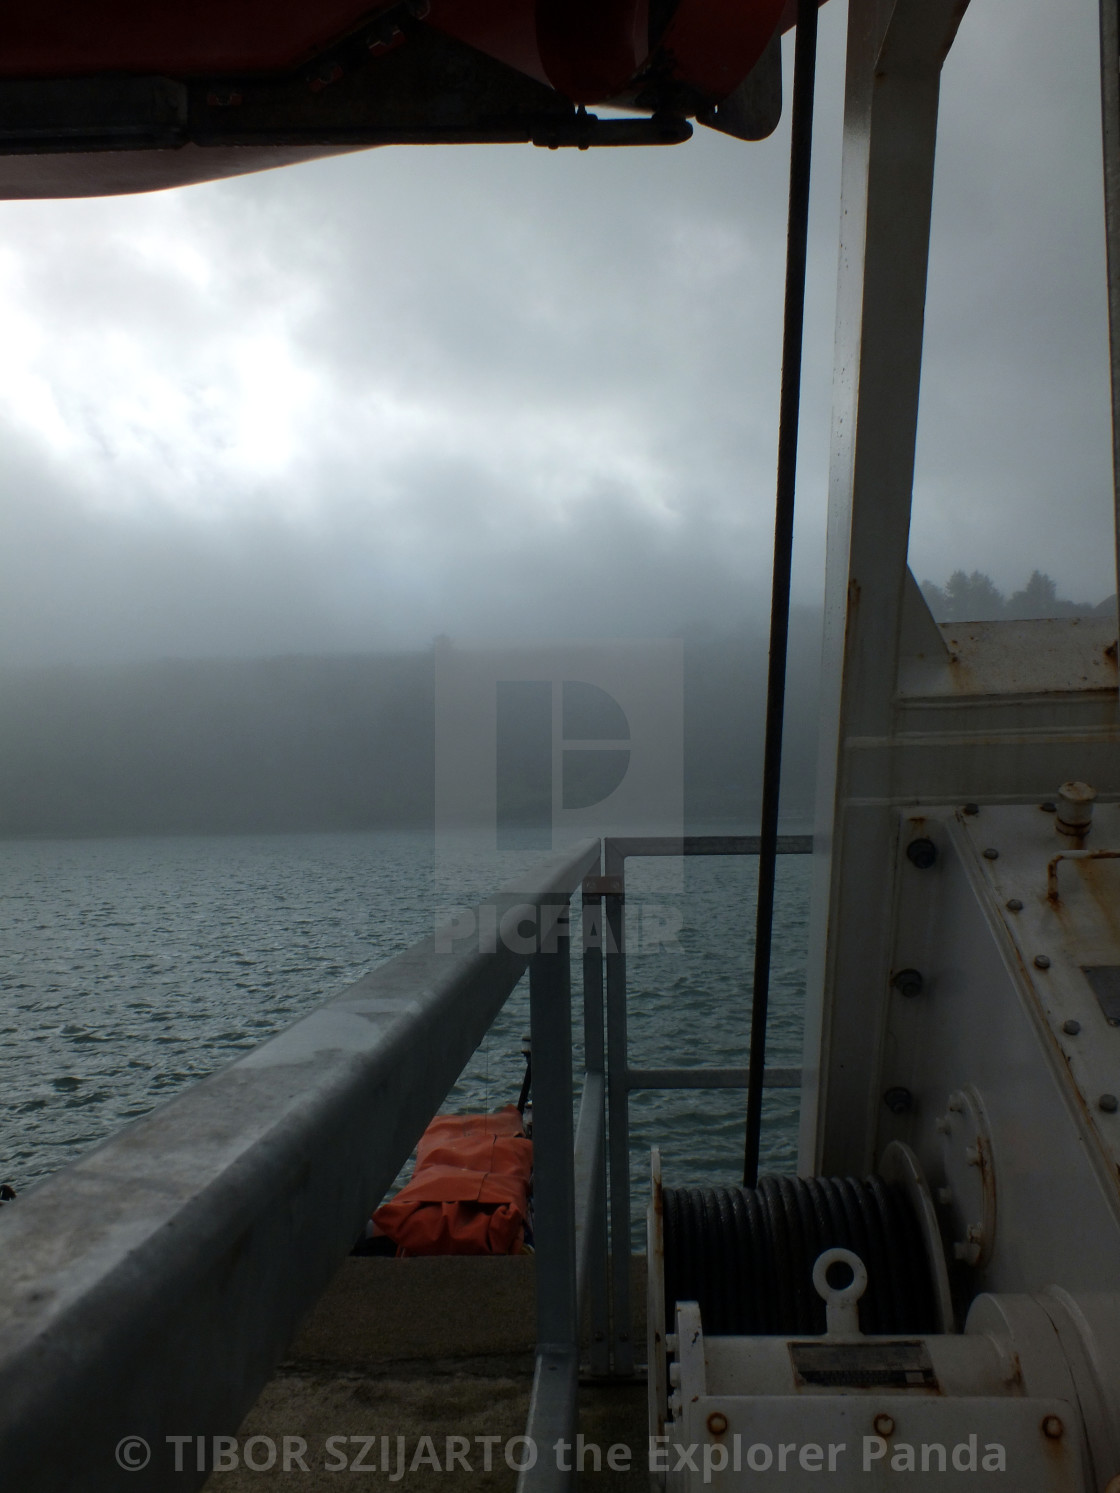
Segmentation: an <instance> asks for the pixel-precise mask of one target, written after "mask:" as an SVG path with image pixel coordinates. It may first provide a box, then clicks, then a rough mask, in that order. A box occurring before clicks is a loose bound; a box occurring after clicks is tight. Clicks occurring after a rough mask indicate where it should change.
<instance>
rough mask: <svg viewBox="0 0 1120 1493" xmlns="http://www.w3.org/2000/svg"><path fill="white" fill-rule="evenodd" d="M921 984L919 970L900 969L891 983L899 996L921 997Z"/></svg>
mask: <svg viewBox="0 0 1120 1493" xmlns="http://www.w3.org/2000/svg"><path fill="white" fill-rule="evenodd" d="M923 983H924V982H923V980H922V974H921V970H917V969H900V970H899V972H898V974H897V975H895V977H894V979H893V980H892V981H891V984H892V985H893V986H894V988H895V989H896V990H897V991H898V993H899V995H921V993H922V985H923Z"/></svg>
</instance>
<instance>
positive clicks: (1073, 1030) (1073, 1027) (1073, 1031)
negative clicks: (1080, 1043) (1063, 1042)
mask: <svg viewBox="0 0 1120 1493" xmlns="http://www.w3.org/2000/svg"><path fill="white" fill-rule="evenodd" d="M1080 1030H1081V1023H1080V1021H1074V1019H1073V1017H1072V1016H1071V1017H1070V1019H1069V1020H1068V1021H1063V1022H1062V1031H1063V1032H1065V1034H1066V1036H1067V1037H1076V1036H1077V1034H1078V1032H1079V1031H1080Z"/></svg>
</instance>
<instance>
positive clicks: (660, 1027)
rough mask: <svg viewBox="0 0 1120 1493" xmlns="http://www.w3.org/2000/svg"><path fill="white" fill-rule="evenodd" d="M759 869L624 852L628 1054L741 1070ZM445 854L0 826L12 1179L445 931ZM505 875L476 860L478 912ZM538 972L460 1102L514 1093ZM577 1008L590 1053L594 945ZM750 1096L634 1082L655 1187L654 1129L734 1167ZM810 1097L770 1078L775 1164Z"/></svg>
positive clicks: (784, 969) (0, 1048) (784, 962)
mask: <svg viewBox="0 0 1120 1493" xmlns="http://www.w3.org/2000/svg"><path fill="white" fill-rule="evenodd" d="M538 858H539V857H538ZM532 859H533V857H532V856H528V857H527V860H528V861H530V862H531V860H532ZM809 864H810V862H809V857H807V856H783V857H782V858H781V859H780V860H779V863H778V866H779V877H778V890H777V911H776V918H775V936H774V958H773V979H772V994H771V1016H770V1028H769V1039H768V1050H767V1060H768V1063H769V1064H770V1065H772V1066H796V1065H798V1064H799V1063H800V1060H801V1033H802V1002H803V995H804V966H805V954H806V938H807V923H808V888H809ZM757 865H758V863H757V860H756V859H755V858H753V857H719V858H707V857H705V858H689V859H688V860H685V861H683V862H674V863H673V865H672V868H671V870H670V868H669V867H667V865H666V864H665V863H659V862H655V861H645V860H631V861H630V862H628V865H627V902H628V908H627V916H628V919H629V921H630V928H629V932H628V957H627V966H628V980H627V985H628V1012H629V1046H630V1061H631V1064H632V1065H634V1066H641V1067H669V1066H687V1065H693V1064H695V1065H701V1064H714V1065H718V1066H732V1065H742V1064H745V1063H746V1061H747V1054H748V1047H749V1040H748V1034H749V1026H750V994H749V991H750V976H751V961H752V958H753V952H752V943H753V939H752V932H753V922H754V898H755V887H756V875H757ZM437 870H438V864H437V858H436V857H435V856H434V854H433V843H432V837H431V835H430V834H423V833H418V832H409V831H401V832H386V831H376V832H369V833H352V834H324V835H314V834H306V835H268V836H236V837H234V836H229V837H227V836H212V837H202V836H199V837H178V838H168V839H155V838H144V839H113V840H80V841H57V840H47V841H6V842H0V909H2V913H0V916H2V919H3V922H2V926H0V1094H2V1095H3V1108H2V1110H0V1181H7V1182H10V1183H11V1184H12V1185H13V1186H14V1187H15V1188H16V1190H17V1192H23V1191H25V1190H26V1189H27V1188H28V1187H30V1186H32V1185H33V1184H34V1183H36V1182H38V1181H41V1180H42V1179H44V1178H45V1177H47V1176H49V1175H50V1174H51V1173H52V1172H55V1171H57V1170H58V1169H59V1168H60V1167H62V1166H64V1165H65V1164H66V1163H67V1162H69V1161H72V1160H73V1159H75V1158H76V1157H77V1156H80V1155H81V1153H82V1152H83V1151H84V1150H86V1149H88V1148H89V1147H90V1146H92V1145H94V1144H95V1143H96V1142H98V1141H99V1140H102V1139H103V1138H105V1137H106V1136H108V1135H111V1134H112V1133H113V1132H114V1131H116V1130H119V1129H120V1128H121V1126H122V1125H125V1124H128V1123H129V1122H131V1121H133V1120H136V1119H138V1118H139V1117H140V1116H142V1115H144V1114H147V1113H148V1112H149V1111H150V1110H151V1109H153V1108H154V1107H155V1106H156V1105H158V1104H161V1103H163V1102H164V1101H165V1100H167V1099H169V1098H170V1097H171V1096H172V1095H173V1094H175V1093H176V1092H178V1091H179V1090H180V1089H182V1088H184V1087H186V1085H188V1084H190V1083H193V1082H195V1081H196V1080H198V1079H200V1078H203V1077H205V1075H206V1074H208V1073H211V1072H213V1071H214V1070H215V1069H217V1068H220V1067H222V1066H224V1065H225V1064H227V1063H229V1062H230V1061H231V1060H233V1059H234V1058H236V1056H237V1055H238V1054H239V1053H241V1052H244V1051H247V1050H248V1049H249V1048H251V1047H254V1046H256V1045H257V1044H258V1043H260V1042H262V1041H264V1040H265V1039H266V1038H268V1037H269V1036H271V1035H272V1034H273V1033H275V1032H278V1031H280V1030H282V1029H283V1028H284V1027H286V1026H289V1025H290V1024H291V1023H292V1022H294V1021H296V1020H298V1018H299V1017H300V1016H302V1015H304V1014H305V1013H307V1012H308V1011H310V1010H311V1009H313V1008H314V1007H315V1006H316V1005H318V1004H319V1003H320V1002H322V1001H324V1000H327V999H329V998H330V997H332V996H334V995H337V994H340V993H341V992H342V991H343V990H344V989H345V988H346V986H347V985H348V984H350V983H351V982H352V981H354V980H356V979H357V978H358V977H359V976H360V975H362V974H364V973H365V972H366V971H367V970H369V969H371V968H373V967H374V966H376V965H377V964H380V963H382V962H383V961H384V960H385V959H387V958H389V957H390V956H391V955H393V954H395V953H397V952H399V951H400V950H401V949H404V948H407V947H408V946H409V945H410V944H412V943H414V942H415V941H416V940H418V939H420V938H423V937H425V936H427V935H428V934H429V933H431V932H432V931H433V918H434V913H435V910H436V908H437V906H438V905H439V904H440V903H441V902H442V900H443V898H444V896H445V895H446V889H442V890H441V889H439V887H438V883H437V879H436V873H437ZM486 875H487V868H486V867H485V865H483V864H480V865H479V867H478V868H477V869H476V871H475V873H474V876H475V879H474V881H473V882H472V880H471V871H470V869H469V867H468V868H467V869H465V870H464V872H463V873H462V876H461V879H460V884H459V886H458V887H457V890H458V891H459V892H460V893H461V897H460V901H461V902H462V903H463V904H469V903H473V902H475V901H477V900H478V899H480V898H481V897H483V896H485V895H486V894H487V893H488V892H489V891H491V890H493V889H494V888H493V883H491V882H487V881H486V880H485V877H486ZM651 906H653V907H655V908H656V909H657V918H658V920H659V921H658V922H657V923H656V925H655V924H654V923H653V922H651V921H649V920H647V921H646V922H645V923H644V924H643V923H642V922H641V921H640V920H641V918H642V911H643V909H648V908H649V907H651ZM654 926H656V928H657V930H658V936H656V937H654V936H650V935H649V930H650V928H651V927H654ZM662 935H664V936H662ZM527 986H528V982H527V980H523V981H522V983H521V985H520V986H518V988H517V990H516V991H515V992H514V994H513V995H512V996H511V998H510V1000H509V1001H508V1002H507V1004H506V1007H505V1008H504V1010H503V1011H502V1013H501V1015H500V1016H499V1018H498V1019H497V1021H496V1022H495V1023H494V1025H493V1027H492V1028H491V1030H490V1032H489V1033H488V1035H487V1037H486V1038H485V1039H484V1041H483V1043H482V1045H481V1047H480V1048H479V1049H478V1051H477V1052H476V1053H475V1055H474V1057H473V1059H472V1060H471V1062H470V1063H469V1064H468V1065H467V1068H466V1069H465V1071H464V1072H463V1074H462V1076H461V1077H460V1079H459V1081H458V1083H457V1084H456V1085H455V1087H454V1088H453V1089H452V1091H451V1093H450V1094H449V1095H448V1099H447V1103H446V1106H445V1107H446V1108H448V1109H455V1110H466V1109H477V1108H492V1107H496V1106H498V1105H500V1104H505V1103H510V1102H512V1101H513V1100H514V1099H515V1098H516V1097H517V1093H518V1090H519V1087H520V1084H521V1079H522V1075H523V1072H524V1060H523V1058H522V1056H521V1038H522V1035H523V1033H525V1032H527V1031H528V1025H529V1014H528V988H527ZM573 1012H574V1018H575V1020H574V1035H575V1039H576V1041H575V1047H576V1052H577V1056H578V1053H579V1051H580V1013H581V988H580V962H579V960H578V959H576V960H574V961H573ZM744 1111H745V1098H744V1095H743V1093H742V1092H741V1091H735V1090H731V1091H707V1092H701V1091H687V1090H685V1091H682V1090H675V1091H652V1090H650V1091H637V1092H635V1093H634V1094H633V1096H632V1098H631V1134H632V1140H633V1167H634V1179H635V1192H636V1195H637V1196H640V1192H641V1189H642V1188H643V1186H644V1178H645V1177H646V1176H648V1149H649V1146H650V1144H651V1143H657V1144H658V1145H660V1147H661V1150H662V1154H663V1158H664V1170H665V1175H666V1179H667V1180H668V1181H670V1182H672V1183H673V1184H675V1185H684V1184H688V1183H718V1182H725V1183H726V1182H733V1181H736V1180H738V1177H739V1174H740V1171H741V1167H742V1150H743V1130H744ZM797 1112H798V1096H797V1093H796V1091H795V1090H794V1091H780V1090H779V1091H773V1090H771V1091H767V1094H766V1096H765V1104H764V1132H763V1164H764V1166H765V1167H766V1168H768V1169H770V1170H785V1171H788V1170H792V1169H793V1167H794V1164H795V1159H796V1128H797Z"/></svg>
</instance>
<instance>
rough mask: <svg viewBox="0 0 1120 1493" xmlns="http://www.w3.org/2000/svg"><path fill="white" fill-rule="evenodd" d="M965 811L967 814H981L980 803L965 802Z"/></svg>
mask: <svg viewBox="0 0 1120 1493" xmlns="http://www.w3.org/2000/svg"><path fill="white" fill-rule="evenodd" d="M964 811H965V813H966V814H979V812H980V805H979V804H965V806H964Z"/></svg>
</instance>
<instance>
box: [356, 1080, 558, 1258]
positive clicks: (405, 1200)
mask: <svg viewBox="0 0 1120 1493" xmlns="http://www.w3.org/2000/svg"><path fill="white" fill-rule="evenodd" d="M532 1171H533V1143H532V1141H530V1140H526V1138H525V1129H524V1126H523V1125H522V1122H521V1116H520V1114H518V1112H517V1109H516V1108H515V1106H514V1105H512V1104H510V1105H507V1106H506V1108H505V1109H501V1110H499V1111H498V1112H497V1113H496V1114H492V1115H439V1116H437V1117H436V1119H434V1120H433V1121H432V1122H431V1124H430V1125H429V1126H428V1128H427V1130H425V1132H424V1134H423V1135H422V1136H421V1138H420V1144H419V1145H418V1146H417V1148H416V1167H415V1169H414V1171H413V1174H412V1180H411V1182H409V1183H407V1184H406V1185H405V1186H404V1187H402V1188H401V1190H400V1192H398V1193H397V1195H396V1197H395V1198H393V1199H391V1201H389V1202H388V1203H383V1204H382V1205H381V1207H380V1208H378V1210H377V1212H376V1213H375V1214H374V1215H373V1222H374V1226H375V1228H376V1229H377V1230H378V1231H379V1232H381V1233H383V1234H387V1235H388V1236H389V1238H390V1239H392V1241H393V1242H394V1244H396V1246H397V1253H398V1254H399V1255H508V1254H516V1253H517V1252H518V1251H519V1250H520V1248H521V1246H522V1243H523V1241H524V1236H525V1219H526V1217H527V1215H528V1212H529V1183H530V1179H531V1177H532Z"/></svg>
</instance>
